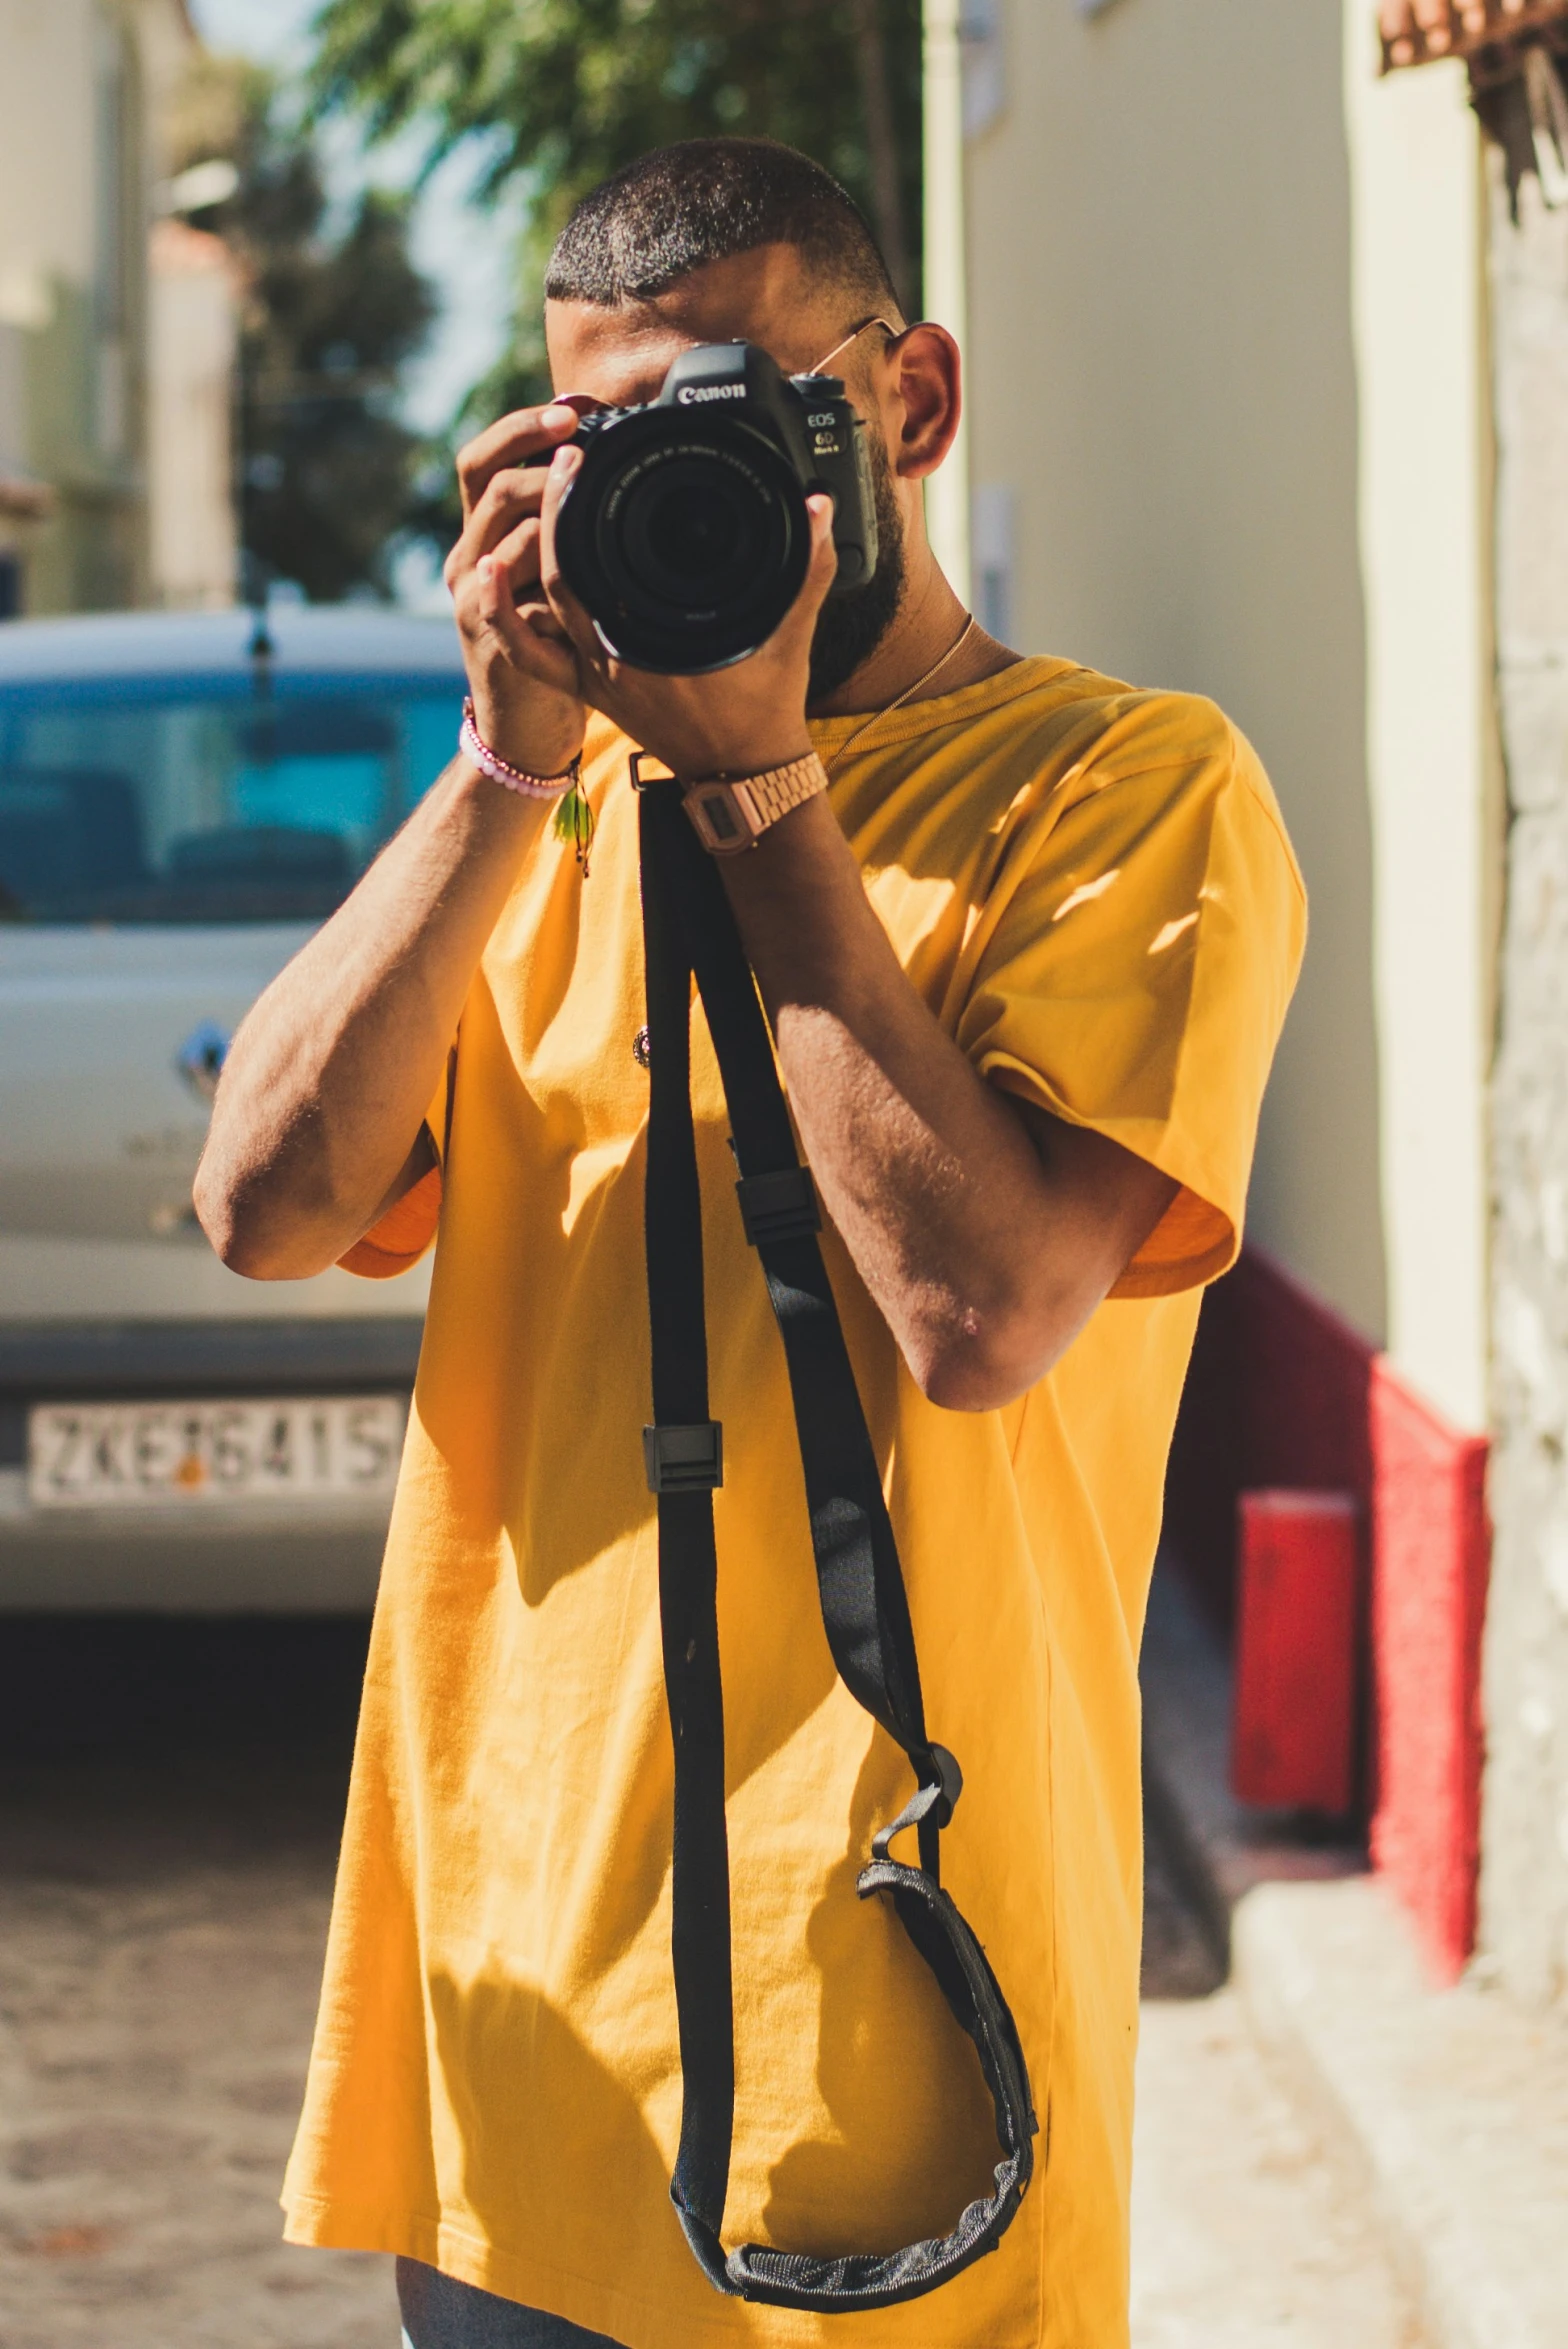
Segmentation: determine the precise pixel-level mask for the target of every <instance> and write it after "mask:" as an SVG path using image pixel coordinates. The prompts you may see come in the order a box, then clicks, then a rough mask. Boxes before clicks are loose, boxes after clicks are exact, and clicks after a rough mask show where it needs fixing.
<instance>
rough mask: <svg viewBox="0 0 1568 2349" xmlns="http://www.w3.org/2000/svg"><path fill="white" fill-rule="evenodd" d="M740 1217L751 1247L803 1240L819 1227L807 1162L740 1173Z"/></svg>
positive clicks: (820, 1218) (814, 1194)
mask: <svg viewBox="0 0 1568 2349" xmlns="http://www.w3.org/2000/svg"><path fill="white" fill-rule="evenodd" d="M735 1196H736V1198H737V1199H738V1200H739V1201H740V1219H741V1222H742V1223H743V1224H744V1225H745V1227H746V1237H747V1239H748V1240H749V1241H750V1242H751V1245H752V1246H753V1247H754V1248H765V1247H767V1246H768V1245H769V1243H770V1242H771V1241H776V1240H804V1239H806V1238H807V1237H808V1236H809V1235H810V1234H811V1233H812V1232H820V1231H821V1229H822V1210H821V1208H820V1207H819V1206H818V1205H817V1187H816V1185H815V1183H814V1182H813V1181H812V1179H811V1169H810V1167H808V1166H785V1167H780V1168H779V1170H778V1172H777V1173H776V1174H759V1175H742V1177H741V1179H740V1181H739V1182H738V1183H737V1184H736V1185H735Z"/></svg>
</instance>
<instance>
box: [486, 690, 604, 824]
mask: <svg viewBox="0 0 1568 2349" xmlns="http://www.w3.org/2000/svg"><path fill="white" fill-rule="evenodd" d="M457 746H458V749H459V750H460V751H461V752H462V753H463V756H464V757H465V758H466V759H469V760H471V761H472V762H473V764H474V765H475V766H476V767H477V768H478V769H479V772H480V774H481V775H488V776H489V778H490V780H491V782H492V783H504V784H505V786H506V788H507V790H508V791H519V792H521V793H522V795H523V797H524V798H525V799H559V798H560V796H561V794H562V793H563V792H564V791H570V790H571V788H572V786H573V784H574V783H575V782H576V781H577V778H578V776H579V775H580V774H581V773H582V771H583V754H582V752H581V751H578V752H577V754H576V756H575V757H574V758H573V760H572V763H571V765H570V766H569V767H568V768H567V769H566V771H565V773H564V774H560V775H530V774H529V773H528V771H527V769H526V768H524V767H514V766H513V765H512V763H511V761H510V760H509V759H504V758H502V756H501V754H500V752H499V751H498V750H492V749H491V748H490V745H489V743H488V742H486V741H485V739H484V737H483V736H482V735H481V733H480V731H479V727H478V724H477V722H476V721H475V718H474V705H473V702H472V701H471V700H470V701H465V702H464V704H463V723H462V725H461V726H460V727H459V729H458V735H457Z"/></svg>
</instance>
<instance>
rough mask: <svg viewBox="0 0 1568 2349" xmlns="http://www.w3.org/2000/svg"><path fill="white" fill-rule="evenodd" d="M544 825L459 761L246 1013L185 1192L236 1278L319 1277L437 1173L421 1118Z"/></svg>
mask: <svg viewBox="0 0 1568 2349" xmlns="http://www.w3.org/2000/svg"><path fill="white" fill-rule="evenodd" d="M541 820H542V810H541V804H540V802H538V801H536V800H523V799H518V798H516V797H514V796H513V794H512V793H511V792H509V791H503V790H500V789H498V787H497V786H496V785H495V784H494V783H491V782H489V781H488V780H487V779H486V778H485V777H483V776H481V775H479V774H477V773H476V772H475V770H474V769H473V768H472V767H470V766H469V765H468V764H467V762H466V761H465V760H459V761H457V762H456V763H455V764H454V765H453V766H451V767H449V768H448V770H447V772H446V773H445V775H443V776H442V778H441V780H440V782H439V783H437V784H436V786H435V788H434V790H432V791H431V792H430V793H429V795H428V796H427V798H426V799H425V800H424V801H423V802H422V803H421V805H420V806H419V807H418V808H417V809H416V810H415V812H414V814H413V815H412V816H411V817H410V819H409V821H408V823H407V824H406V825H405V826H404V828H403V830H402V831H401V832H400V833H399V834H398V836H397V838H396V839H395V840H394V841H393V842H392V844H391V846H390V847H389V848H387V849H386V850H385V851H384V853H383V854H382V855H381V856H380V857H379V858H378V859H377V860H376V862H375V864H374V865H372V866H371V868H370V871H369V872H368V873H367V874H366V875H365V878H364V879H363V880H362V881H361V882H360V884H359V887H358V888H357V889H356V890H355V891H354V893H353V895H352V896H351V897H350V898H349V899H348V901H347V903H346V904H344V905H342V906H341V907H340V908H339V909H338V911H337V912H336V913H335V914H334V915H333V917H332V919H331V920H330V921H329V922H327V923H326V924H324V926H323V927H322V928H321V929H320V930H318V931H317V933H316V935H315V937H314V938H312V939H311V941H310V943H309V945H308V946H306V947H304V948H303V949H302V951H301V952H300V953H299V954H297V955H296V956H295V958H294V960H293V961H292V962H291V963H290V964H289V966H288V968H287V969H286V970H285V971H283V972H282V973H281V974H280V975H279V976H278V977H277V978H276V979H275V980H274V981H273V983H272V985H271V986H270V987H269V988H268V989H267V991H266V993H265V994H264V995H263V996H262V997H261V999H260V1001H259V1002H258V1003H257V1004H256V1005H255V1007H254V1009H253V1010H252V1011H251V1013H250V1015H249V1017H248V1018H247V1019H246V1020H245V1022H244V1024H243V1025H242V1027H241V1028H240V1030H239V1033H238V1034H237V1035H236V1037H235V1039H234V1043H233V1046H232V1048H231V1050H230V1053H229V1057H228V1061H227V1063H226V1064H225V1067H224V1071H223V1079H222V1082H221V1084H220V1085H219V1087H218V1097H217V1100H216V1102H215V1103H214V1106H213V1115H212V1128H211V1131H210V1133H209V1135H208V1138H207V1147H206V1149H205V1151H204V1152H203V1155H202V1162H201V1167H200V1169H199V1171H198V1173H197V1177H196V1189H195V1201H196V1212H197V1214H198V1216H199V1217H200V1218H201V1222H202V1226H203V1228H204V1230H205V1231H206V1233H207V1236H208V1238H209V1239H210V1240H211V1241H212V1244H213V1246H214V1247H215V1248H216V1250H217V1252H218V1254H219V1255H220V1256H221V1257H222V1258H223V1261H224V1262H225V1263H226V1264H228V1265H229V1266H231V1267H232V1268H233V1270H234V1271H236V1272H242V1273H247V1274H249V1275H250V1276H251V1278H253V1279H257V1280H299V1279H303V1278H304V1277H305V1276H306V1275H307V1274H310V1273H314V1272H321V1271H323V1270H324V1269H325V1267H326V1266H327V1265H329V1264H335V1263H336V1262H337V1259H338V1258H339V1257H340V1256H341V1255H342V1254H343V1253H344V1251H345V1250H346V1249H348V1248H351V1247H352V1246H353V1244H354V1242H355V1241H356V1240H358V1239H359V1238H361V1237H362V1235H363V1234H364V1233H365V1232H366V1231H368V1230H369V1228H370V1226H371V1225H372V1224H373V1223H374V1222H375V1221H376V1218H377V1217H378V1216H379V1215H380V1214H381V1213H382V1212H383V1211H384V1209H385V1208H386V1207H388V1206H390V1205H391V1203H392V1201H393V1200H394V1199H397V1198H399V1197H401V1195H402V1194H403V1192H404V1191H406V1190H407V1189H408V1188H409V1186H410V1185H411V1184H412V1183H413V1182H415V1181H416V1180H417V1179H418V1177H419V1176H420V1175H421V1174H422V1173H423V1172H424V1171H425V1169H426V1167H427V1166H428V1165H429V1164H430V1163H431V1162H430V1159H429V1156H428V1147H429V1146H428V1143H427V1142H426V1141H425V1138H424V1135H423V1133H422V1131H421V1126H422V1121H423V1118H424V1114H425V1109H426V1107H427V1105H428V1103H429V1101H430V1098H431V1096H432V1094H433V1093H434V1092H435V1089H436V1085H437V1083H438V1081H439V1079H440V1075H441V1066H442V1062H443V1060H444V1058H445V1055H446V1052H447V1048H448V1046H449V1045H450V1043H451V1041H452V1036H453V1032H454V1030H455V1029H456V1026H457V1019H458V1014H459V1012H460V1011H461V1010H462V1007H463V999H464V997H465V995H466V994H467V992H468V985H469V981H470V979H471V978H472V976H473V972H474V967H475V965H476V964H477V962H478V960H479V957H480V954H481V953H482V952H483V950H484V944H485V941H486V939H487V938H488V937H489V935H490V932H491V931H492V929H493V928H494V927H495V924H496V920H497V917H498V916H499V914H500V911H501V908H502V906H503V904H504V903H505V901H506V895H507V892H508V890H509V889H510V887H511V885H512V881H513V878H514V876H515V874H516V871H517V867H518V862H519V860H520V858H521V857H522V856H523V855H524V854H525V852H526V850H527V847H528V844H529V842H530V841H531V840H532V839H533V838H534V837H535V835H536V834H537V832H538V829H539V826H540V822H541Z"/></svg>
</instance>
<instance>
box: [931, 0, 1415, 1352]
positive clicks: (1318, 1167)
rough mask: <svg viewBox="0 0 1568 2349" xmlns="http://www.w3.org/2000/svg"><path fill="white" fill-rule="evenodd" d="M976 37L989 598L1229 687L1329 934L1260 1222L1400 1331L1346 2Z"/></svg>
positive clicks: (976, 286)
mask: <svg viewBox="0 0 1568 2349" xmlns="http://www.w3.org/2000/svg"><path fill="white" fill-rule="evenodd" d="M985 46H986V48H987V49H988V50H990V52H991V55H990V57H989V59H988V60H986V64H987V70H988V71H990V72H991V74H992V78H993V82H994V81H995V80H996V78H997V75H996V70H995V69H996V63H997V55H998V53H999V56H1000V76H999V79H1000V85H1001V97H1002V105H1001V111H1000V112H999V113H997V114H996V116H995V118H994V120H993V121H992V122H991V123H990V124H989V126H987V127H983V128H981V129H980V130H979V133H978V135H977V136H975V137H974V138H972V140H971V143H970V148H969V167H968V348H969V360H970V383H971V391H972V406H971V416H972V441H971V467H972V476H973V480H974V483H975V485H976V486H975V505H974V512H975V517H976V532H975V544H976V549H977V556H976V572H977V575H978V584H979V586H980V587H982V588H983V587H984V585H985V572H986V569H987V565H986V561H985V555H986V550H987V546H988V545H989V546H990V548H991V549H992V550H993V554H994V560H993V563H992V565H991V568H992V571H993V576H994V581H995V588H994V590H993V592H996V591H999V592H1000V599H1001V601H1002V602H1003V604H1004V606H1005V604H1006V603H1007V602H1010V604H1011V620H1012V632H1013V637H1014V641H1015V642H1017V643H1018V644H1019V646H1020V647H1021V648H1022V649H1025V650H1030V651H1041V650H1046V649H1049V650H1051V651H1053V652H1060V653H1069V654H1072V655H1073V656H1075V657H1076V658H1078V659H1080V660H1083V661H1085V662H1088V663H1090V664H1092V665H1094V666H1097V667H1100V668H1103V669H1106V670H1109V671H1110V672H1112V673H1113V674H1116V675H1120V676H1123V677H1127V678H1130V679H1132V680H1133V681H1134V682H1136V683H1139V684H1149V685H1169V686H1181V687H1187V688H1190V689H1193V690H1196V691H1200V692H1204V693H1209V694H1212V695H1213V696H1214V697H1215V698H1216V699H1217V700H1218V701H1220V702H1221V703H1222V704H1223V706H1224V707H1225V708H1226V709H1227V710H1228V711H1229V712H1230V713H1231V715H1232V716H1233V717H1234V718H1235V719H1236V720H1237V721H1238V723H1239V724H1240V725H1241V726H1242V727H1243V728H1244V729H1245V731H1246V732H1247V733H1248V734H1249V735H1250V736H1251V738H1252V739H1253V741H1254V742H1255V743H1256V744H1257V746H1258V748H1259V750H1260V752H1261V753H1262V756H1263V758H1264V760H1265V763H1266V764H1267V766H1268V768H1269V771H1270V773H1271V775H1272V777H1273V779H1274V782H1275V786H1276V788H1277V790H1278V792H1279V795H1280V799H1281V801H1282V803H1283V806H1284V810H1285V814H1286V818H1287V821H1288V823H1289V826H1290V829H1291V833H1292V837H1293V838H1294V840H1295V842H1296V845H1297V849H1298V851H1299V854H1300V856H1301V860H1302V864H1303V867H1304V869H1305V872H1306V877H1307V883H1308V887H1309V889H1310V891H1311V895H1312V941H1311V946H1310V949H1309V954H1308V960H1307V965H1306V969H1305V972H1304V974H1303V978H1302V983H1301V988H1300V992H1299V994H1298V997H1297V1001H1296V1004H1295V1007H1294V1009H1293V1011H1292V1013H1291V1017H1290V1021H1289V1024H1288V1026H1287V1029H1286V1033H1285V1037H1284V1041H1283V1044H1282V1046H1281V1051H1280V1057H1279V1062H1278V1067H1277V1073H1276V1076H1275V1080H1274V1084H1273V1086H1272V1089H1271V1092H1270V1096H1269V1100H1268V1104H1267V1106H1266V1110H1265V1115H1264V1123H1263V1131H1262V1135H1261V1139H1260V1144H1259V1153H1258V1163H1257V1173H1256V1177H1255V1182H1254V1190H1253V1199H1252V1208H1251V1228H1252V1231H1253V1234H1254V1236H1255V1237H1257V1238H1258V1239H1260V1240H1262V1241H1263V1242H1264V1243H1265V1244H1266V1245H1267V1246H1268V1247H1269V1248H1270V1249H1271V1250H1272V1251H1273V1252H1274V1253H1275V1254H1276V1255H1277V1256H1278V1257H1279V1258H1280V1259H1281V1260H1282V1261H1283V1262H1285V1263H1286V1264H1287V1265H1288V1266H1289V1267H1290V1269H1291V1270H1292V1271H1293V1272H1294V1273H1295V1274H1296V1275H1297V1276H1298V1277H1299V1278H1301V1279H1303V1280H1305V1281H1306V1282H1307V1283H1308V1284H1309V1285H1310V1286H1311V1287H1312V1288H1314V1289H1315V1290H1316V1291H1317V1292H1318V1293H1319V1294H1320V1295H1321V1296H1323V1297H1324V1298H1325V1299H1327V1300H1328V1301H1329V1302H1330V1303H1331V1304H1333V1305H1334V1306H1336V1307H1337V1308H1338V1310H1339V1311H1340V1312H1342V1313H1343V1314H1344V1315H1345V1316H1346V1317H1347V1319H1348V1320H1349V1321H1351V1322H1352V1323H1353V1324H1354V1325H1355V1326H1356V1327H1357V1328H1358V1329H1359V1330H1360V1331H1361V1332H1362V1333H1363V1334H1364V1335H1366V1336H1367V1337H1369V1338H1371V1339H1374V1340H1378V1339H1381V1338H1382V1336H1383V1335H1384V1332H1385V1327H1386V1301H1385V1263H1384V1240H1383V1201H1382V1197H1381V1190H1380V1171H1379V1150H1378V1114H1379V1079H1378V1069H1377V1053H1376V1045H1375V1033H1376V1023H1375V1019H1374V998H1373V970H1372V871H1371V864H1372V836H1371V821H1370V808H1369V793H1368V775H1367V736H1366V723H1365V657H1364V644H1365V618H1366V615H1365V609H1364V604H1363V598H1362V589H1361V569H1360V551H1359V543H1358V512H1357V452H1358V406H1357V387H1356V377H1355V356H1354V350H1353V346H1352V335H1351V316H1352V310H1351V243H1352V240H1351V221H1350V180H1349V159H1348V154H1347V146H1346V136H1345V117H1344V96H1343V63H1342V48H1341V25H1340V16H1339V12H1338V11H1337V10H1336V9H1333V8H1330V7H1326V6H1324V7H1317V8H1311V7H1304V6H1290V7H1285V6H1281V5H1278V4H1274V5H1270V6H1266V7H1260V6H1258V5H1257V0H1120V5H1117V6H1114V7H1111V8H1110V9H1108V10H1106V11H1104V12H1103V13H1101V14H1099V15H1098V16H1096V17H1094V18H1092V19H1088V20H1086V19H1085V18H1084V17H1083V16H1082V15H1080V13H1079V12H1078V11H1077V10H1076V9H1075V8H1074V7H1073V6H1072V5H1070V0H1004V4H1003V5H1002V7H1001V10H1000V14H999V17H998V20H997V29H996V31H995V32H994V33H993V34H992V36H991V39H990V41H989V42H987V43H986V44H985ZM980 62H981V60H980V59H978V58H976V60H975V63H976V64H978V63H980ZM992 102H993V103H994V100H993V101H992ZM977 112H978V113H979V114H980V115H981V116H982V117H983V114H984V107H983V106H982V107H978V108H972V109H971V118H972V120H973V119H974V116H975V114H976V113H977ZM1009 541H1010V545H1011V556H1012V560H1011V564H1010V565H1009V562H1008V552H1009ZM1009 569H1010V570H1011V578H1010V579H1009V577H1008V572H1009Z"/></svg>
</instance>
